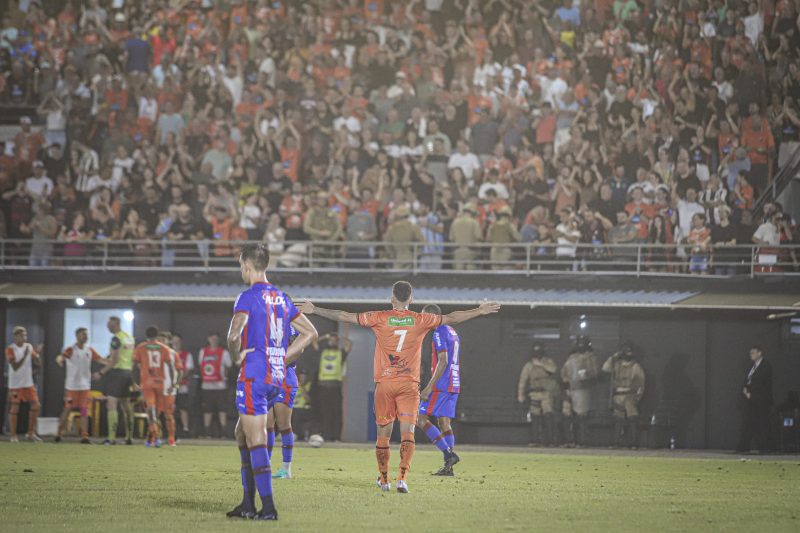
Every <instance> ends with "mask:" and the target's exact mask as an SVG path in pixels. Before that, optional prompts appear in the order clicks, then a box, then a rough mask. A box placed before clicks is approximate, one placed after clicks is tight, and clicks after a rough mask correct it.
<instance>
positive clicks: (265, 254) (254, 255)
mask: <svg viewBox="0 0 800 533" xmlns="http://www.w3.org/2000/svg"><path fill="white" fill-rule="evenodd" d="M241 258H242V261H250V262H251V263H252V264H253V266H254V267H255V268H256V270H259V271H262V272H263V271H264V270H266V269H267V267H268V266H269V248H267V245H266V244H264V243H260V242H258V243H248V244H245V245H244V246H242V254H241Z"/></svg>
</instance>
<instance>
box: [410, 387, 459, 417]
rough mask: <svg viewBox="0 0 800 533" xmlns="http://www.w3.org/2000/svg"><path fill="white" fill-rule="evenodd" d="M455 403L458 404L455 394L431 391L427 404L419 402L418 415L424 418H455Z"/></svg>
mask: <svg viewBox="0 0 800 533" xmlns="http://www.w3.org/2000/svg"><path fill="white" fill-rule="evenodd" d="M456 403H458V393H457V392H440V391H433V392H432V393H431V395H430V396H429V397H428V401H427V402H420V404H419V414H421V415H426V416H436V417H439V416H445V417H447V418H455V417H456Z"/></svg>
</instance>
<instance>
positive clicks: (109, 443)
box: [103, 439, 117, 446]
mask: <svg viewBox="0 0 800 533" xmlns="http://www.w3.org/2000/svg"><path fill="white" fill-rule="evenodd" d="M116 444H117V441H116V440H112V439H106V440H104V441H103V445H104V446H115V445H116Z"/></svg>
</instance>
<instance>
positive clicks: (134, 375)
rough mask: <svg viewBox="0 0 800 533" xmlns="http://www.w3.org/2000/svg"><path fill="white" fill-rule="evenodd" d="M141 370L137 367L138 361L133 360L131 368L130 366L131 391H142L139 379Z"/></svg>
mask: <svg viewBox="0 0 800 533" xmlns="http://www.w3.org/2000/svg"><path fill="white" fill-rule="evenodd" d="M141 371H142V369H141V368H140V367H139V361H137V360H136V359H135V358H134V360H133V366H131V381H132V382H133V390H142V384H141V380H140V379H139V378H140V377H141Z"/></svg>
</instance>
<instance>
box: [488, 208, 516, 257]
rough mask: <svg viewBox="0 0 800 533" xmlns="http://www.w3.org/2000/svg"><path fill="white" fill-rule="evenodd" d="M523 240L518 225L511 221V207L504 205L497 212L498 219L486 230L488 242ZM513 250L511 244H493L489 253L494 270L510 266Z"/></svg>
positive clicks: (510, 242) (498, 242) (506, 242)
mask: <svg viewBox="0 0 800 533" xmlns="http://www.w3.org/2000/svg"><path fill="white" fill-rule="evenodd" d="M520 240H521V237H520V234H519V231H518V230H517V227H516V226H515V225H514V224H512V223H511V208H509V207H503V208H501V209H500V210H499V211H498V212H497V220H495V221H494V222H492V223H491V224H490V225H489V229H488V230H487V231H486V242H488V243H491V244H494V245H498V244H512V243H516V242H519V241H520ZM511 256H512V250H511V247H510V246H493V247H492V251H491V252H490V253H489V258H490V259H491V260H492V270H502V269H504V268H508V267H509V264H508V262H509V261H510V260H511Z"/></svg>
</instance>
